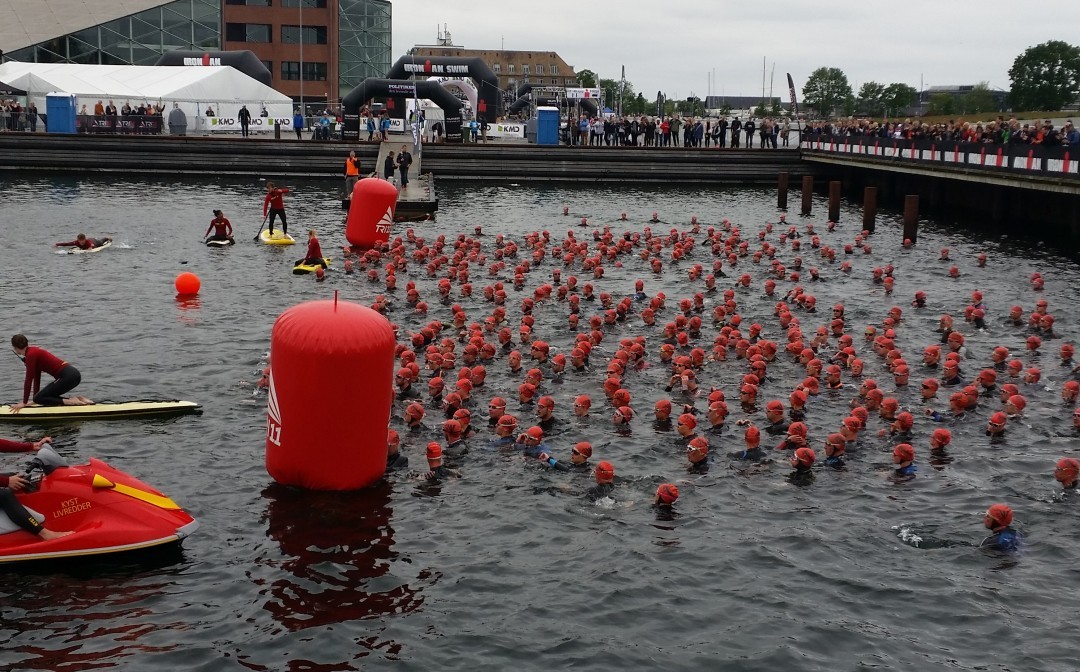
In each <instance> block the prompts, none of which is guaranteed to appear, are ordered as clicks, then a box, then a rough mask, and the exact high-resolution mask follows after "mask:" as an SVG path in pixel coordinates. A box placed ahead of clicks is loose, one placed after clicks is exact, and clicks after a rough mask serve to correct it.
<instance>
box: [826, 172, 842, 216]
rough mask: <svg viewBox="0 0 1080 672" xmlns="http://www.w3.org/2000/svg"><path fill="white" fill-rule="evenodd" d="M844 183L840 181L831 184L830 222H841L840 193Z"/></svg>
mask: <svg viewBox="0 0 1080 672" xmlns="http://www.w3.org/2000/svg"><path fill="white" fill-rule="evenodd" d="M843 186H844V185H843V183H842V182H840V181H839V180H833V181H831V182H829V221H830V222H839V221H840V193H841V190H842V189H843Z"/></svg>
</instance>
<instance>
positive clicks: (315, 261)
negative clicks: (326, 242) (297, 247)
mask: <svg viewBox="0 0 1080 672" xmlns="http://www.w3.org/2000/svg"><path fill="white" fill-rule="evenodd" d="M300 264H304V265H306V266H322V267H323V268H326V260H325V259H323V254H322V246H321V245H319V239H318V237H317V236H316V235H315V229H310V230H309V231H308V241H307V255H306V256H305V257H304V258H303V259H301V260H300V261H298V262H296V265H297V266H299V265H300Z"/></svg>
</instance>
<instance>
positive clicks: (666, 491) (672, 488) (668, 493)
mask: <svg viewBox="0 0 1080 672" xmlns="http://www.w3.org/2000/svg"><path fill="white" fill-rule="evenodd" d="M656 498H657V499H658V500H660V502H661V503H662V504H674V503H675V500H677V499H678V498H679V488H678V486H676V485H675V484H674V483H661V484H660V487H659V488H657V489H656Z"/></svg>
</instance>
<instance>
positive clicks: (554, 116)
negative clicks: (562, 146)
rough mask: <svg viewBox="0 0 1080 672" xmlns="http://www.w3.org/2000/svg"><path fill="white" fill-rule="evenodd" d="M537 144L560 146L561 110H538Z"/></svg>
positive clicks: (538, 108) (542, 108)
mask: <svg viewBox="0 0 1080 672" xmlns="http://www.w3.org/2000/svg"><path fill="white" fill-rule="evenodd" d="M536 144H538V145H557V144H559V108H557V107H537V108H536Z"/></svg>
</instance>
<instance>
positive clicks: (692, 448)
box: [686, 436, 709, 474]
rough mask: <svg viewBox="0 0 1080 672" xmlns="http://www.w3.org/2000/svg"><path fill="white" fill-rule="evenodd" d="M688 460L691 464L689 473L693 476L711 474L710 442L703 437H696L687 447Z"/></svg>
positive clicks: (688, 468) (688, 469)
mask: <svg viewBox="0 0 1080 672" xmlns="http://www.w3.org/2000/svg"><path fill="white" fill-rule="evenodd" d="M686 459H687V460H689V462H690V464H689V466H688V467H687V471H689V472H690V473H691V474H707V473H709V440H708V439H706V438H705V437H703V436H695V437H694V438H693V439H691V440H690V442H689V443H687V445H686Z"/></svg>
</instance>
